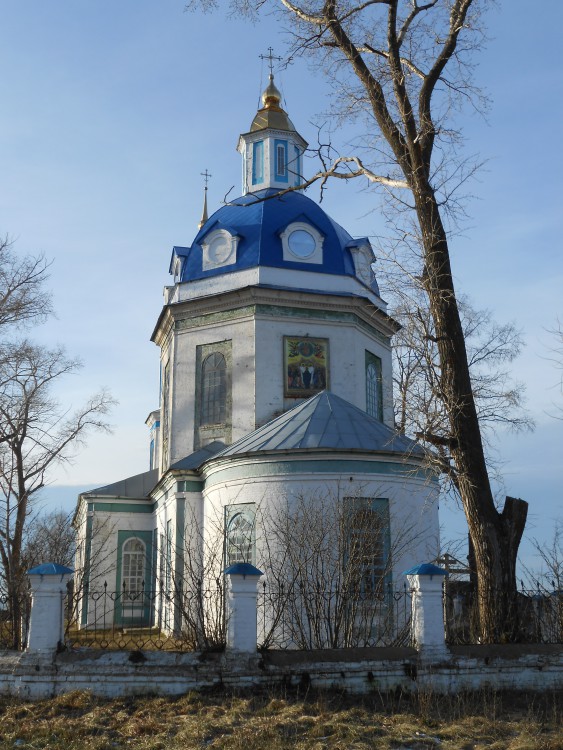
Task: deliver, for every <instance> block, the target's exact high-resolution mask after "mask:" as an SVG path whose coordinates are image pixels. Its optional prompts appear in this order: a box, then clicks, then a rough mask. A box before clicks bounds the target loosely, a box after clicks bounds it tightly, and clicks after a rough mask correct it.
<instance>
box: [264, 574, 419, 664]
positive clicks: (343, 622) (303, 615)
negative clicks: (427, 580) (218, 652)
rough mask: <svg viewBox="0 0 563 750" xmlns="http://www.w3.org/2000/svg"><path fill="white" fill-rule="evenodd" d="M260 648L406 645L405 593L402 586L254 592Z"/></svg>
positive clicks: (408, 609) (408, 608) (408, 614)
mask: <svg viewBox="0 0 563 750" xmlns="http://www.w3.org/2000/svg"><path fill="white" fill-rule="evenodd" d="M257 603H258V608H257V609H258V641H259V644H260V647H261V648H272V649H303V650H308V649H326V648H367V647H377V646H380V647H381V646H408V645H410V644H411V627H410V621H411V593H410V591H409V590H408V589H407V586H406V585H405V586H404V587H403V589H401V590H399V591H397V590H393V589H392V587H391V585H386V586H382V587H381V588H379V589H376V590H374V591H362V590H354V589H350V588H347V589H338V588H334V589H332V590H329V591H326V590H320V589H311V588H308V589H307V590H304V589H303V588H301V587H300V586H299V585H293V586H288V587H287V588H284V587H283V586H279V587H276V588H271V587H269V586H268V584H267V583H266V582H263V583H262V585H261V588H260V591H259V594H258V602H257Z"/></svg>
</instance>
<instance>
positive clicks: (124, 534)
mask: <svg viewBox="0 0 563 750" xmlns="http://www.w3.org/2000/svg"><path fill="white" fill-rule="evenodd" d="M306 147H307V143H306V142H305V140H304V139H303V138H302V136H301V135H300V134H299V133H298V132H297V130H296V129H295V127H294V125H293V123H292V122H291V120H290V119H289V117H288V115H287V114H286V112H285V111H284V109H283V108H282V106H281V95H280V93H279V91H278V89H277V88H276V86H275V84H274V80H273V76H272V75H270V81H269V85H268V86H267V88H266V90H265V91H264V93H263V95H262V107H261V108H260V109H259V111H258V112H257V114H256V116H255V117H254V119H253V121H252V123H251V125H250V128H249V129H248V131H247V132H244V133H243V134H242V135H241V136H240V138H239V142H238V151H239V152H240V155H241V157H242V175H243V194H242V196H241V197H240V198H237V199H236V200H233V201H231V202H230V203H228V204H227V205H223V206H222V207H221V208H219V209H218V210H217V211H216V212H215V213H213V214H212V215H211V216H209V217H208V215H207V202H206V201H205V204H204V212H203V218H202V222H201V224H200V228H199V231H198V232H197V234H196V236H195V238H194V240H193V242H192V244H191V246H190V247H174V248H173V250H172V258H171V261H170V273H171V275H172V277H173V283H172V284H171V285H170V286H167V287H166V288H165V290H164V305H163V308H162V311H161V313H160V316H159V318H158V320H157V321H156V326H155V328H154V331H153V333H152V341H153V342H154V343H155V344H156V345H157V346H158V348H159V350H160V365H159V366H160V383H161V385H160V394H159V405H158V408H157V409H155V410H154V411H152V412H151V413H150V414H149V416H148V418H147V420H146V424H147V426H148V429H149V433H150V466H149V468H148V470H147V471H146V472H145V473H143V474H139V475H137V476H133V477H129V478H126V479H123V480H122V481H119V482H116V483H114V484H111V485H108V486H105V487H99V488H97V489H95V490H91V491H89V492H84V493H83V494H81V495H80V496H79V499H78V507H77V511H76V516H75V526H76V529H77V538H78V553H77V571H81V573H80V575H81V576H82V578H81V580H80V581H78V583H79V585H81V586H82V587H83V590H84V598H83V600H82V605H81V612H80V625H81V626H83V627H88V626H89V625H90V624H91V623H92V618H93V605H92V601H91V595H92V593H93V592H94V591H95V590H97V589H99V588H101V586H102V584H103V583H106V584H107V586H108V588H109V589H110V590H112V591H116V592H120V591H123V590H125V591H127V592H132V593H135V592H139V591H140V590H141V589H143V590H145V591H155V592H156V591H158V590H159V588H160V590H161V591H162V590H163V589H164V590H167V591H170V590H172V589H175V590H176V593H179V592H180V589H181V588H182V586H184V585H188V584H187V581H188V579H189V578H190V576H192V577H193V576H196V577H199V578H200V580H202V579H208V578H209V579H211V578H212V577H214V576H215V577H217V576H220V575H221V574H222V571H223V570H224V569H225V568H227V567H228V566H230V565H232V564H235V563H240V562H243V563H250V564H252V565H254V566H256V567H257V568H258V569H259V570H260V571H261V572H262V573H263V575H264V577H265V580H268V577H269V576H270V577H272V576H275V577H276V579H277V580H279V577H280V571H279V570H276V571H273V569H272V564H273V563H272V560H273V559H275V560H277V561H278V562H280V564H281V565H283V564H284V562H283V561H284V559H285V557H284V553H285V552H286V551H287V550H286V549H284V546H285V545H286V544H289V536H290V535H289V530H292V531H295V525H296V524H297V523H298V519H299V518H300V519H301V520H302V519H303V514H304V513H305V511H304V508H306V507H307V508H309V509H310V512H311V514H312V515H310V516H309V522H310V519H311V518H312V517H313V516H314V513H315V512H316V513H320V514H321V515H322V519H321V515H319V523H321V522H322V523H325V522H326V521H327V519H326V516H327V514H328V513H329V512H330V508H331V507H334V508H338V514H339V515H338V518H339V520H338V524H337V526H338V529H339V534H340V535H341V536H343V537H344V542H343V544H342V549H343V550H345V548H346V544H347V543H348V542H346V539H349V538H350V535H351V536H352V537H353V536H354V533H356V536H358V533H357V532H358V529H357V528H354V521H353V517H354V513H356V511H357V510H358V509H359V508H360V509H361V510H362V512H363V513H364V515H365V514H367V515H368V516H369V514H374V516H373V517H374V518H377V519H378V522H377V524H375V525H374V526H373V529H374V531H373V535H374V538H373V539H372V540H371V543H370V544H368V545H367V547H366V548H365V549H366V550H367V551H365V550H364V553H363V554H362V556H361V565H360V566H359V567H358V566H356V568H355V570H354V571H353V575H355V576H357V577H358V578H359V579H360V580H359V582H358V585H361V586H364V588H365V589H366V590H372V591H375V590H377V589H378V586H380V584H381V581H383V580H385V582H386V584H387V586H389V587H391V586H394V585H402V583H403V579H404V576H403V575H402V573H403V571H404V570H405V569H407V568H410V567H411V566H413V565H415V564H418V563H421V562H425V561H429V560H431V559H433V558H435V557H436V555H437V554H438V537H439V524H438V507H437V486H438V485H437V481H436V480H435V478H433V477H432V475H431V474H430V473H429V472H428V470H427V468H426V467H425V462H424V453H423V451H422V450H421V449H420V448H419V447H418V446H417V445H416V444H415V443H413V442H412V441H411V440H409V439H408V438H406V437H405V436H403V435H400V434H398V433H397V432H396V431H395V429H394V414H393V394H392V387H393V386H392V370H391V367H392V364H391V340H392V336H393V334H394V332H396V331H397V328H398V326H397V323H396V322H395V321H394V320H393V319H392V318H391V317H390V316H389V314H388V313H387V305H386V303H385V302H384V300H383V299H382V297H381V296H380V290H379V287H378V284H377V280H376V277H375V274H374V271H373V263H374V261H375V257H374V254H373V249H372V247H371V245H370V242H369V239H368V238H367V237H360V238H354V237H352V236H350V234H348V232H347V231H346V230H345V229H344V228H343V227H341V226H340V225H339V224H337V223H336V221H334V220H333V219H332V218H331V217H329V216H328V215H327V214H326V213H325V211H324V210H323V209H322V208H321V207H320V206H319V205H318V204H317V203H315V202H314V201H313V200H311V199H310V198H308V197H307V196H306V195H304V193H303V192H302V191H300V190H298V189H297V190H293V191H290V192H285V193H284V192H283V191H285V190H287V189H288V188H292V187H293V188H295V187H297V186H299V184H300V183H301V181H302V158H303V154H304V150H305V149H306ZM296 508H299V512H296V511H295V509H296ZM347 518H348V519H350V521H349V528H346V519H347ZM284 519H285V526H284ZM313 525H314V526H315V525H316V526H317V527H318V524H313ZM282 527H283V528H284V529H285V531H284V532H283V533H285V537H284V536H283V533H282V532H281V531H280V530H281V529H282ZM406 530H408V533H407V531H406ZM365 531H366V527H365V523H364V525H363V526H362V532H363V533H365ZM297 536H298V535H296V534H293V535H292V539H293V542H292V543H295V539H296V538H297ZM307 536H308V533H305V534H303V535H302V536H301V539H302V542H303V545H304V548H303V550H302V558H303V560H307V559H308V558H307V556H308V555H317V558H318V556H319V555H322V554H323V553H322V551H319V550H317V551H316V552H315V549H314V548H315V542H314V540H313V539H312V538H311V537H310V535H309V540H307ZM360 536H361V534H360ZM274 539H275V543H274V542H273V541H272V540H274ZM273 548H274V549H273ZM319 549H320V548H319ZM317 558H314V557H310V558H309V562H308V563H305V564H307V565H310V569H311V570H314V569H315V565H316V564H317V563H318V562H319V560H318V559H317ZM342 558H343V559H342V560H341V565H342V566H343V567H345V566H347V565H348V566H349V565H350V561H349V559H348V558H347V553H346V552H345V551H344V552H343V553H342ZM331 565H334V563H331ZM281 575H282V576H283V572H282V573H281ZM180 595H181V594H180ZM118 601H119V597H117V602H118ZM178 612H179V610H178V608H177V607H176V608H175V606H174V604H173V603H172V602H171V601H170V598H169V599H167V601H166V602H163V601H162V598H161V599H159V597H158V596H156V595H155V596H151V597H142V598H140V599H139V601H138V603H137V604H136V605H135V606H134V607H130V608H129V609H128V610H127V612H126V611H125V609H124V608H121V607H120V606H119V604H118V603H116V605H115V611H114V612H113V617H114V619H115V621H116V622H119V623H121V624H122V625H134V624H136V623H137V624H138V623H149V624H151V625H160V626H161V627H163V628H165V629H166V628H168V629H173V628H176V629H177V628H181V627H182V623H181V614H178Z"/></svg>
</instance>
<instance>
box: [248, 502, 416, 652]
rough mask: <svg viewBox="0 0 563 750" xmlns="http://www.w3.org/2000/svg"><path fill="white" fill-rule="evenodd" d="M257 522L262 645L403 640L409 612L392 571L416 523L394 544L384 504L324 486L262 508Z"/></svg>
mask: <svg viewBox="0 0 563 750" xmlns="http://www.w3.org/2000/svg"><path fill="white" fill-rule="evenodd" d="M259 519H260V523H261V525H262V526H263V528H264V533H263V534H262V535H261V543H260V545H259V547H258V550H257V552H258V555H259V566H260V567H261V569H263V570H265V571H266V579H267V582H266V581H265V582H264V591H263V603H262V604H263V611H262V612H261V630H262V641H263V646H266V647H268V646H271V645H278V646H279V645H282V646H285V647H287V646H292V647H297V648H308V649H311V648H313V649H314V648H343V647H350V646H368V645H376V644H385V645H388V644H389V643H390V642H395V641H396V640H397V639H400V638H401V635H404V633H403V634H402V633H401V626H406V624H407V617H408V612H409V607H408V603H407V601H406V598H405V596H402V597H398V596H397V592H395V591H394V590H393V589H392V584H391V577H392V576H391V573H392V567H393V565H395V564H396V563H397V562H398V561H399V560H400V559H401V557H402V556H403V554H404V553H405V551H406V550H407V549H408V548H409V547H411V546H412V545H413V543H415V541H417V540H418V539H419V535H420V527H419V525H417V524H415V523H413V524H412V525H410V526H405V527H403V528H401V529H395V530H394V534H393V538H392V537H391V534H390V525H389V507H388V505H387V502H386V501H379V502H378V501H377V500H376V499H374V498H371V497H370V498H367V497H360V496H356V495H354V496H345V493H344V492H341V491H339V492H338V493H335V492H331V491H327V488H319V489H318V491H316V492H312V493H305V494H299V495H297V496H296V497H294V498H288V500H287V502H286V503H284V504H281V505H279V504H277V505H275V506H273V507H271V508H266V507H265V508H262V509H261V511H260V514H259ZM406 629H407V630H408V628H406ZM407 637H408V636H407Z"/></svg>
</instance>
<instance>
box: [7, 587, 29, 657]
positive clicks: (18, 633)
mask: <svg viewBox="0 0 563 750" xmlns="http://www.w3.org/2000/svg"><path fill="white" fill-rule="evenodd" d="M16 603H17V613H15V612H14V599H13V597H11V596H9V595H8V594H0V650H22V649H24V648H25V646H26V643H27V633H28V630H29V617H30V612H31V597H30V595H29V593H28V592H22V593H21V595H19V596H18V597H17V600H16Z"/></svg>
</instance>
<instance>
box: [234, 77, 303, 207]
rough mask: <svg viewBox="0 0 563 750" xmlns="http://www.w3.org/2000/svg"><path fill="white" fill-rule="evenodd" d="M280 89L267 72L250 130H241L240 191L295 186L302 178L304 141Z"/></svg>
mask: <svg viewBox="0 0 563 750" xmlns="http://www.w3.org/2000/svg"><path fill="white" fill-rule="evenodd" d="M281 98H282V96H281V93H280V91H279V89H278V87H277V86H276V84H275V83H274V74H273V73H272V72H270V78H269V81H268V85H267V86H266V88H265V89H264V92H263V93H262V101H261V104H262V107H261V108H260V109H259V110H258V112H257V113H256V116H255V117H254V120H253V121H252V125H251V126H250V130H249V131H248V132H247V133H243V134H242V135H241V136H240V138H239V142H238V147H237V149H238V151H239V152H240V153H241V154H242V158H243V192H244V193H245V194H246V193H253V192H257V191H259V190H264V189H267V188H274V189H276V190H284V189H286V188H289V187H291V188H296V187H299V185H300V184H301V183H302V182H303V176H302V157H303V153H304V151H305V149H306V148H307V142H306V141H305V140H304V139H303V138H302V137H301V136H300V135H299V133H298V132H297V131H296V130H295V125H294V124H293V123H292V122H291V120H290V119H289V117H288V115H287V112H285V110H284V109H283V108H282V106H281Z"/></svg>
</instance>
